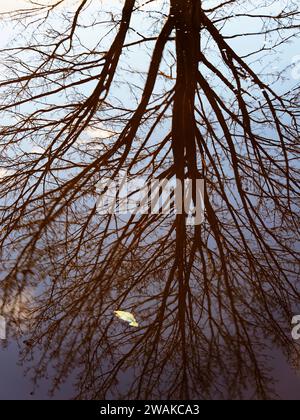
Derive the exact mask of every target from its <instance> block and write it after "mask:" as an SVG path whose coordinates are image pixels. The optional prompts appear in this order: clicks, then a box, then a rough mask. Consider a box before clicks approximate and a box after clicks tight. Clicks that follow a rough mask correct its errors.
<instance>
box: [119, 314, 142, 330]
mask: <svg viewBox="0 0 300 420" xmlns="http://www.w3.org/2000/svg"><path fill="white" fill-rule="evenodd" d="M115 315H116V316H117V317H118V318H120V319H122V321H126V322H128V323H129V325H130V326H131V327H138V326H139V324H138V323H137V322H136V319H135V317H134V316H133V315H132V314H131V313H130V312H124V311H115Z"/></svg>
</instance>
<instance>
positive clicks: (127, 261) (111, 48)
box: [0, 0, 300, 399]
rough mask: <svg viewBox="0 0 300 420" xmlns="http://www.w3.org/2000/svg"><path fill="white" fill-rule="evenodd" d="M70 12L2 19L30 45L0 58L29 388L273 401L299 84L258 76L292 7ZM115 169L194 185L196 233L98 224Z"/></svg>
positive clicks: (8, 239) (289, 252)
mask: <svg viewBox="0 0 300 420" xmlns="http://www.w3.org/2000/svg"><path fill="white" fill-rule="evenodd" d="M64 3H65V2H64V1H59V2H56V3H55V2H52V5H50V6H41V7H39V6H38V5H34V6H32V7H31V8H30V9H25V10H22V11H19V12H14V13H12V15H10V19H15V20H16V22H19V25H27V29H26V31H25V35H24V37H23V38H21V39H17V40H16V41H15V43H14V44H13V45H11V46H9V47H8V48H6V49H4V50H3V51H2V52H1V59H2V63H3V73H2V74H3V76H2V79H1V82H0V88H1V105H0V110H1V115H2V118H1V126H0V145H1V156H0V167H1V179H0V197H1V234H0V244H1V261H2V262H1V264H2V275H1V294H2V301H3V307H5V302H6V301H7V300H8V299H11V296H17V295H18V293H22V292H23V290H24V288H26V287H30V288H31V290H32V291H33V292H32V293H33V294H34V298H33V299H32V304H31V308H30V309H31V317H30V318H29V319H28V339H27V340H26V346H25V350H24V358H29V359H31V357H32V356H34V363H33V364H32V369H33V376H34V380H35V381H38V380H39V379H40V378H42V377H44V376H45V374H46V372H47V370H48V369H49V368H50V367H51V366H54V367H55V372H56V374H55V377H54V378H53V388H52V390H53V391H54V392H55V390H57V388H58V387H59V386H60V385H61V384H62V383H63V382H64V381H65V380H66V378H67V377H68V376H69V374H70V372H72V371H75V372H76V373H77V374H78V381H77V390H76V392H77V395H76V397H77V398H79V399H88V398H108V397H111V396H114V397H121V398H125V399H126V398H146V399H147V398H162V397H163V398H174V397H175V398H176V397H178V398H185V399H189V398H243V396H244V395H245V394H246V393H249V394H250V395H251V396H253V397H258V398H268V397H270V395H271V394H272V387H271V385H270V384H271V381H270V375H269V372H268V369H267V368H266V358H267V355H268V350H267V346H268V343H275V344H276V345H277V346H279V347H280V348H281V349H282V350H283V351H284V352H285V353H286V354H287V355H288V354H289V353H291V352H292V351H294V349H293V343H292V342H291V340H290V331H289V326H290V319H291V316H292V314H293V313H294V312H293V311H294V310H295V308H297V305H299V298H300V297H299V286H298V283H297V280H298V277H299V265H298V262H299V248H297V241H299V164H298V163H297V162H298V158H299V87H298V85H297V84H296V85H295V86H294V87H293V89H288V91H287V92H286V93H282V89H281V81H282V75H281V74H280V73H279V72H278V71H275V70H274V71H273V70H267V72H266V71H265V69H263V65H262V64H261V63H262V62H264V60H266V58H265V54H269V52H270V50H272V51H273V52H276V51H277V50H279V49H280V47H281V46H282V45H285V44H288V42H290V41H291V40H293V39H296V38H297V37H298V36H299V27H300V26H299V19H300V16H299V12H298V10H297V9H298V8H297V5H296V3H294V2H291V1H289V2H283V3H284V5H283V8H282V10H281V12H280V13H279V14H274V13H272V7H271V5H272V2H270V1H263V0H262V1H261V2H259V3H260V4H259V5H258V6H253V5H251V2H249V1H242V0H232V1H224V2H221V1H220V2H219V3H218V2H213V4H214V6H210V4H211V3H210V2H206V1H200V0H184V1H183V0H170V1H160V2H155V1H144V2H142V1H134V0H124V1H122V2H120V3H121V4H122V8H121V9H120V10H119V9H118V8H117V7H116V6H115V5H111V8H110V5H109V4H106V3H105V1H103V2H102V4H101V6H99V2H94V1H87V0H84V1H78V2H77V3H76V7H74V8H73V9H72V8H71V7H70V6H69V5H68V4H66V7H67V9H63V8H62V7H63V6H64ZM156 3H159V7H157V6H156ZM54 16H55V18H54ZM59 16H61V17H60V18H59ZM236 20H239V21H240V22H246V25H245V26H246V27H245V29H244V31H243V33H240V31H241V29H240V28H241V26H242V25H241V26H240V27H239V29H238V31H237V30H236V26H235V24H234V23H233V22H236ZM26 35H27V38H26ZM24 38H25V39H24ZM91 38H92V39H91ZM240 38H241V39H243V40H246V39H247V40H249V39H255V41H253V44H254V45H253V47H252V48H251V51H250V52H247V51H246V52H245V53H241V51H240V49H239V48H238V47H237V46H236V44H235V43H234V40H237V39H240ZM135 54H136V56H135ZM145 63H147V71H144V70H142V68H143V67H144V66H145ZM125 170H126V171H127V172H128V174H130V175H131V176H140V177H141V176H142V177H145V179H148V180H149V179H151V178H154V177H157V178H168V179H171V178H172V177H176V178H177V179H179V180H181V181H183V180H184V179H185V178H187V177H188V178H190V179H192V180H193V182H195V181H196V180H197V179H199V178H204V179H205V183H206V186H205V222H204V223H203V224H202V225H199V226H194V227H190V226H187V223H186V217H185V215H177V216H175V217H174V216H172V215H160V214H143V215H142V214H137V215H131V216H130V217H128V218H123V219H122V217H120V216H117V215H112V214H106V215H100V214H99V213H98V212H97V200H98V198H99V191H98V190H97V184H98V182H99V180H101V179H102V178H104V177H111V178H115V177H117V176H118V174H120V173H121V172H122V171H125ZM119 308H126V309H128V310H131V311H133V312H135V314H136V316H137V318H138V319H139V320H140V321H141V322H140V327H139V328H138V329H136V330H133V329H131V328H130V327H128V328H126V327H124V325H123V324H119V323H118V322H116V320H115V319H114V318H113V311H114V310H115V309H119ZM266 337H267V339H266ZM37 354H38V356H39V358H37ZM50 370H51V369H50ZM124 372H126V373H127V375H128V378H130V379H131V380H130V386H129V387H127V388H126V389H124V387H123V388H122V381H121V377H122V374H124ZM120 381H121V384H120Z"/></svg>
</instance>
